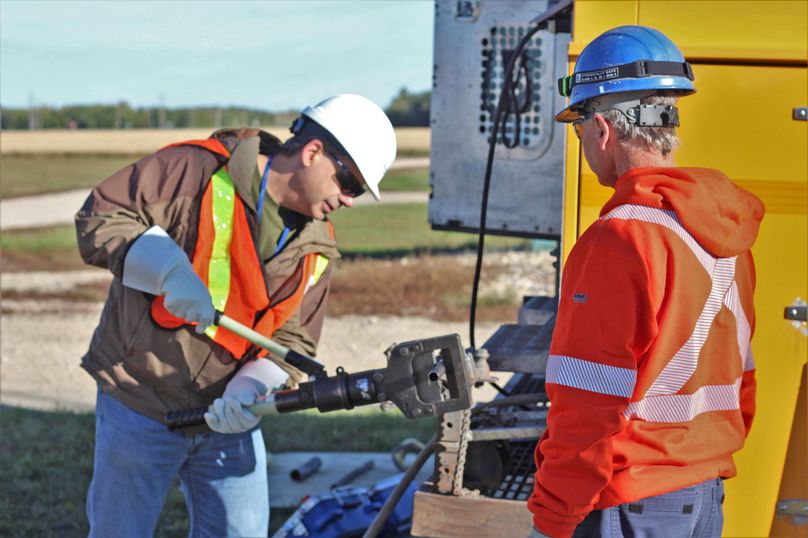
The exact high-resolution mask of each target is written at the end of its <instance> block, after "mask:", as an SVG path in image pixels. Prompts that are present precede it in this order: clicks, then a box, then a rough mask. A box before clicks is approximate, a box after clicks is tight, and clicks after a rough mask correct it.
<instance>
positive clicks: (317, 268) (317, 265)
mask: <svg viewBox="0 0 808 538" xmlns="http://www.w3.org/2000/svg"><path fill="white" fill-rule="evenodd" d="M327 268H328V256H323V255H322V254H318V255H317V261H316V262H314V272H313V273H312V274H311V276H310V277H309V281H308V282H306V289H305V290H303V293H306V292H307V291H309V288H311V287H312V286H314V285H315V284H317V282H318V281H319V280H320V277H321V276H323V273H325V270H326V269H327Z"/></svg>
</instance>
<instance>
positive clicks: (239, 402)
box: [205, 359, 289, 433]
mask: <svg viewBox="0 0 808 538" xmlns="http://www.w3.org/2000/svg"><path fill="white" fill-rule="evenodd" d="M288 377H289V375H288V374H287V373H286V372H284V371H283V370H282V369H281V368H280V367H279V366H278V365H277V364H275V363H274V362H272V361H271V360H269V359H257V360H254V361H251V362H248V363H247V364H245V365H244V366H243V367H242V368H241V369H240V370H239V371H238V372H237V373H236V375H235V376H233V379H231V380H230V382H229V383H228V384H227V387H225V389H224V394H223V395H222V397H221V398H216V400H215V401H214V402H213V405H211V406H210V407H209V408H208V412H207V413H205V422H207V424H208V426H209V427H210V429H211V430H213V431H215V432H219V433H241V432H246V431H249V430H251V429H253V428H254V427H255V426H257V425H258V422H259V421H260V420H261V419H260V418H259V417H257V416H255V415H254V414H252V413H251V412H250V411H249V410H247V409H246V408H245V407H244V406H245V405H252V404H254V403H255V400H256V399H257V398H258V397H259V396H264V395H265V394H266V393H267V391H268V390H269V389H274V388H276V387H278V386H280V385H282V384H283V383H285V382H286V379H288Z"/></svg>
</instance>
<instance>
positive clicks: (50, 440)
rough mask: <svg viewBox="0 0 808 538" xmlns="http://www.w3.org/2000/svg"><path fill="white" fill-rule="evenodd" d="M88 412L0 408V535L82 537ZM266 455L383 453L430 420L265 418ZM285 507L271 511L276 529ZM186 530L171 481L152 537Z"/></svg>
mask: <svg viewBox="0 0 808 538" xmlns="http://www.w3.org/2000/svg"><path fill="white" fill-rule="evenodd" d="M94 420H95V419H94V416H93V415H92V414H90V413H83V414H73V413H64V412H55V413H53V412H52V413H45V412H40V411H29V410H24V409H17V408H8V407H2V408H0V430H1V431H2V432H3V435H2V436H0V480H2V483H3V487H2V488H1V489H0V536H4V537H21V538H22V537H26V538H27V537H31V536H70V537H72V536H86V535H87V530H88V529H87V523H86V518H85V515H84V498H85V495H86V493H87V487H88V486H89V483H90V478H91V476H92V454H93V445H94V427H95V422H94ZM261 426H262V429H263V433H264V439H265V440H266V443H267V447H268V449H269V450H270V452H286V451H295V450H307V451H333V450H339V451H365V452H377V451H388V450H390V449H391V448H392V447H393V446H394V445H395V444H396V443H398V442H399V441H401V440H402V439H405V438H407V437H415V438H417V439H420V440H422V441H426V440H428V439H429V437H430V436H431V435H432V434H433V433H434V430H435V427H436V423H435V421H434V419H423V420H417V421H416V420H408V419H406V418H404V417H403V416H402V415H401V413H399V412H398V411H391V412H388V413H381V412H380V411H378V409H376V408H365V409H361V410H358V411H354V412H351V413H348V412H335V413H331V414H328V415H320V414H318V413H315V412H304V413H297V414H289V415H282V416H276V417H269V418H266V419H264V420H263V422H262V423H261ZM289 514H290V512H289V511H288V510H287V511H281V510H274V511H273V514H272V521H271V526H272V528H273V529H275V528H277V527H279V526H280V525H281V524H282V523H283V521H284V520H285V519H286V518H287V517H288V516H289ZM187 535H188V518H187V515H186V510H185V501H184V499H183V496H182V493H181V491H180V490H179V487H178V485H177V484H175V485H174V486H173V487H172V489H171V491H170V493H169V495H168V499H167V501H166V505H165V507H164V509H163V513H162V516H161V518H160V522H159V524H158V529H157V532H156V534H155V536H158V537H166V538H168V537H180V536H187Z"/></svg>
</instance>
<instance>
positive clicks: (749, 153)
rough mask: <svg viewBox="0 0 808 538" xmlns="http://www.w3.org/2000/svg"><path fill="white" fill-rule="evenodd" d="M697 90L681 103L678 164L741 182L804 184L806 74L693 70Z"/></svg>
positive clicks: (766, 69) (786, 69)
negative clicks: (801, 112) (801, 110)
mask: <svg viewBox="0 0 808 538" xmlns="http://www.w3.org/2000/svg"><path fill="white" fill-rule="evenodd" d="M693 72H694V74H695V75H696V81H695V83H696V87H697V89H698V92H696V93H695V94H694V95H691V96H688V97H685V98H683V99H680V101H679V114H680V117H681V123H682V126H681V127H680V128H679V130H678V133H679V137H680V138H681V139H682V147H681V148H680V150H679V152H678V153H677V156H676V161H677V164H679V165H681V166H707V167H712V168H718V169H719V170H721V171H723V172H724V173H725V174H727V175H728V176H729V177H731V178H733V179H737V180H739V181H761V180H765V181H778V182H795V183H800V184H803V185H804V184H805V182H806V181H808V179H806V178H808V163H806V150H807V148H808V122H804V121H795V120H794V119H792V110H793V109H794V107H797V106H808V73H806V70H805V69H804V68H800V67H760V66H747V65H743V66H741V65H700V64H696V65H694V66H693Z"/></svg>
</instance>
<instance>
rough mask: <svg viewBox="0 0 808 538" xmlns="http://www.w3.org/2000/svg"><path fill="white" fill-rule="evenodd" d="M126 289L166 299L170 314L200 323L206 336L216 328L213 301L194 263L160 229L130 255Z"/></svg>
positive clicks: (148, 234)
mask: <svg viewBox="0 0 808 538" xmlns="http://www.w3.org/2000/svg"><path fill="white" fill-rule="evenodd" d="M123 285H124V286H127V287H129V288H134V289H136V290H140V291H145V292H146V293H151V294H152V295H164V296H165V299H164V303H163V305H164V306H165V308H166V310H168V311H169V312H171V313H172V314H173V315H175V316H177V317H178V318H182V319H184V320H186V321H189V322H191V323H196V324H197V326H196V332H197V333H200V334H201V333H203V332H205V329H207V328H208V327H210V326H211V325H213V320H214V315H215V313H216V311H215V309H214V308H213V301H212V300H211V298H210V292H208V289H207V288H206V287H205V284H204V283H203V282H202V280H200V278H199V277H198V276H197V275H196V273H195V272H194V268H193V266H192V265H191V261H190V260H189V259H188V256H187V255H186V254H185V252H183V250H182V249H181V248H180V247H179V245H177V243H175V242H174V240H173V239H172V238H171V236H169V235H168V233H166V231H165V230H163V229H162V228H161V227H159V226H152V227H151V228H149V229H148V230H146V231H145V232H144V233H143V234H142V235H141V236H140V237H138V238H137V239H136V240H135V242H134V243H132V245H131V247H130V248H129V251H128V252H127V253H126V258H125V259H124V266H123Z"/></svg>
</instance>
